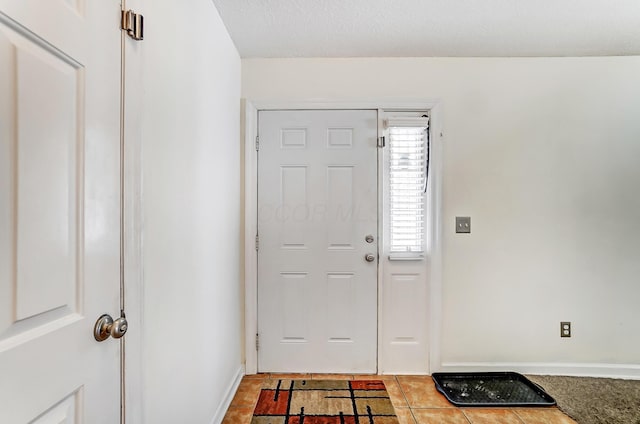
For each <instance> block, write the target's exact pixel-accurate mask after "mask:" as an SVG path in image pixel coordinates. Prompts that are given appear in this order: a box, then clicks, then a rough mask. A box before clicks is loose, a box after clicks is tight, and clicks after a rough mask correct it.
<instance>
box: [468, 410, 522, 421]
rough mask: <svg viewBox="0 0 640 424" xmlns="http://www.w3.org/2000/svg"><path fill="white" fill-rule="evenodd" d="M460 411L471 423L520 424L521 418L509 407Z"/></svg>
mask: <svg viewBox="0 0 640 424" xmlns="http://www.w3.org/2000/svg"><path fill="white" fill-rule="evenodd" d="M462 412H464V414H465V415H466V416H467V418H468V419H469V422H471V424H522V420H521V419H520V418H519V417H518V416H517V415H516V413H515V412H513V411H512V410H510V409H484V408H479V409H471V408H464V409H462Z"/></svg>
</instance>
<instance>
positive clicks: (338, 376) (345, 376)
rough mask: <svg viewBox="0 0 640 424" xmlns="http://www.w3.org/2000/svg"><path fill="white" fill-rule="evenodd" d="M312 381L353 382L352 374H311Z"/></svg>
mask: <svg viewBox="0 0 640 424" xmlns="http://www.w3.org/2000/svg"><path fill="white" fill-rule="evenodd" d="M311 379H312V380H353V374H311Z"/></svg>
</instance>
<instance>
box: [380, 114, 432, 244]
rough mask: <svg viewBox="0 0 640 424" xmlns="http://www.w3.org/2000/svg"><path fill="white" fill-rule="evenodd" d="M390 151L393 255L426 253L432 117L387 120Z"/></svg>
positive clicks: (390, 228)
mask: <svg viewBox="0 0 640 424" xmlns="http://www.w3.org/2000/svg"><path fill="white" fill-rule="evenodd" d="M385 126H386V129H387V140H388V148H389V161H388V164H389V165H388V166H389V169H388V176H389V177H388V178H389V180H388V181H389V183H388V184H389V185H388V189H389V191H388V196H389V198H388V199H389V200H388V208H389V215H388V217H389V250H390V253H391V255H394V254H400V255H402V254H409V255H410V256H412V255H417V254H422V253H423V252H424V251H425V201H424V200H425V199H424V198H425V195H426V194H425V193H426V188H427V178H428V174H427V173H428V169H429V138H428V137H429V118H428V117H389V118H388V119H386V120H385Z"/></svg>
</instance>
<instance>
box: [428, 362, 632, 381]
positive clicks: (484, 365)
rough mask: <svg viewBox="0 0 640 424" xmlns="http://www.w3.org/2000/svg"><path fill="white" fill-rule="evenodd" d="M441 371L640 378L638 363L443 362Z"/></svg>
mask: <svg viewBox="0 0 640 424" xmlns="http://www.w3.org/2000/svg"><path fill="white" fill-rule="evenodd" d="M438 371H441V372H475V371H478V372H482V371H485V372H491V371H514V372H519V373H521V374H533V375H567V376H575V377H604V378H622V379H626V380H640V365H637V364H589V363H539V362H443V363H442V364H441V366H440V369H439V370H438Z"/></svg>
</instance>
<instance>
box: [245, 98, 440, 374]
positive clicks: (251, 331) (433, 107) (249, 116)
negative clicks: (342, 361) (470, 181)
mask: <svg viewBox="0 0 640 424" xmlns="http://www.w3.org/2000/svg"><path fill="white" fill-rule="evenodd" d="M242 101H243V106H242V114H243V124H242V128H243V130H244V140H243V145H244V202H245V203H244V208H245V210H244V218H245V227H244V230H245V234H244V259H245V263H244V273H245V281H244V283H245V369H246V372H247V374H255V373H256V372H257V369H258V359H257V352H256V351H255V350H254V349H253V346H254V343H255V335H256V333H257V317H258V311H257V306H258V300H257V292H258V290H257V274H258V272H257V253H256V251H255V248H254V240H255V239H254V237H255V234H256V231H257V228H256V223H257V205H256V197H257V155H256V151H255V147H254V146H255V145H254V143H255V134H257V125H258V122H257V115H258V111H259V110H304V109H336V110H339V109H373V110H378V111H379V110H382V109H383V110H385V111H390V110H430V116H431V120H432V121H431V122H432V123H431V128H432V129H433V133H432V134H433V138H432V141H435V140H440V139H441V138H442V137H441V131H442V122H441V119H442V118H441V116H442V110H441V101H440V100H439V99H429V100H425V99H386V100H384V99H382V100H381V99H355V100H339V101H336V100H326V99H316V100H310V101H300V100H285V99H280V100H278V99H276V100H273V99H243V100H242ZM379 134H381V132H380V131H379ZM438 137H439V138H438ZM440 141H441V140H440ZM440 144H441V143H439V142H438V143H432V145H433V147H432V149H435V150H433V156H434V159H435V160H434V161H433V164H432V165H431V166H433V168H432V177H433V178H434V179H433V181H432V184H433V186H432V189H433V190H434V191H433V196H434V197H433V199H434V201H433V202H432V204H431V208H432V210H431V213H432V216H433V220H432V225H433V228H431V229H430V230H431V231H430V234H431V237H432V240H431V243H432V255H433V257H432V259H431V261H430V264H431V266H430V271H429V298H430V316H429V321H430V334H429V336H428V337H429V351H430V354H429V358H428V361H429V369H431V370H433V369H437V368H438V367H437V366H434V365H435V364H439V363H440V326H441V321H442V320H441V315H440V314H441V310H442V307H441V304H440V302H441V299H442V281H441V275H442V269H441V267H442V260H441V256H442V253H441V240H442V235H441V223H442V216H441V215H442V212H441V204H442V202H441V200H442V188H441V187H442V181H441V177H440V175H441V170H442V165H441V161H442V158H441V156H442V148H441V146H440ZM379 231H380V234H379V236H381V233H382V232H381V230H379ZM378 241H379V246H380V241H381V240H380V239H379V240H378ZM380 273H381V270H380V268H379V271H378V276H379V279H378V290H381V289H380V285H381V284H382V280H381V277H380V275H381V274H380ZM378 295H379V299H382V297H381V296H382V293H381V292H380V291H379V293H378ZM380 308H381V305H380V302H379V306H378V311H379V314H380V313H381V309H380ZM381 319H382V316H381V315H379V316H378V355H379V356H378V372H379V373H380V370H383V369H384V367H383V366H382V361H383V359H384V358H383V357H382V356H380V353H381V351H382V349H381V346H380V343H381V335H380V321H381Z"/></svg>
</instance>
